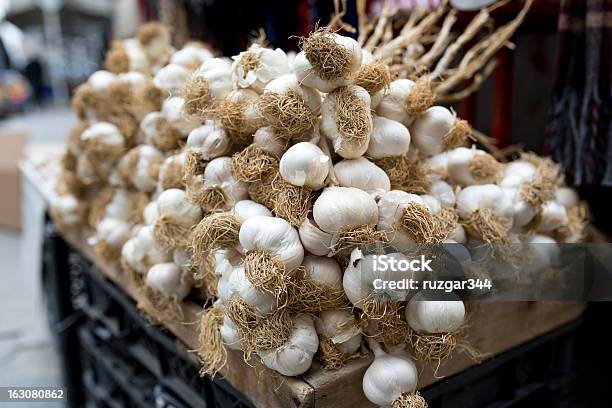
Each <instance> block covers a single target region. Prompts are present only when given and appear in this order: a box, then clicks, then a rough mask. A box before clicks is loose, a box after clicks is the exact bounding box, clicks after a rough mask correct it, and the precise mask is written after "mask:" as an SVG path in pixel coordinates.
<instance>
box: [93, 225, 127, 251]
mask: <svg viewBox="0 0 612 408" xmlns="http://www.w3.org/2000/svg"><path fill="white" fill-rule="evenodd" d="M130 229H131V225H130V224H129V223H127V222H125V221H122V220H117V219H115V218H108V217H107V218H104V219H102V220H101V221H100V222H98V224H97V225H96V239H97V242H98V243H100V242H104V243H105V244H106V245H108V246H109V247H111V248H114V249H120V248H121V247H122V246H123V244H124V243H125V241H127V240H128V239H129V237H130Z"/></svg>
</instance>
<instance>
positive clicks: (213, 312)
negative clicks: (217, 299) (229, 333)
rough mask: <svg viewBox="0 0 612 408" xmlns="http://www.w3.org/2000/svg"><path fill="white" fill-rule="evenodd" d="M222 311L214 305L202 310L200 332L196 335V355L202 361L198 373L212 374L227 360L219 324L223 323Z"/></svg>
mask: <svg viewBox="0 0 612 408" xmlns="http://www.w3.org/2000/svg"><path fill="white" fill-rule="evenodd" d="M223 316H224V312H223V309H221V308H220V307H219V306H217V305H214V306H213V307H211V308H210V309H207V310H204V312H203V313H202V319H201V320H200V332H199V335H198V343H199V344H198V349H197V350H196V352H197V353H198V357H199V358H200V362H201V363H202V367H201V368H200V375H202V376H203V375H205V374H208V375H212V376H214V375H215V374H216V373H217V372H218V371H219V370H220V369H221V368H223V366H224V365H225V363H226V362H227V350H226V349H225V346H224V345H223V337H222V336H221V330H220V328H221V325H222V324H223Z"/></svg>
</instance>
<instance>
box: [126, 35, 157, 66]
mask: <svg viewBox="0 0 612 408" xmlns="http://www.w3.org/2000/svg"><path fill="white" fill-rule="evenodd" d="M123 50H124V51H125V53H126V54H127V56H128V59H129V62H130V71H138V72H142V73H144V74H150V73H151V66H150V63H149V58H148V57H147V54H146V53H145V51H144V49H143V48H142V46H141V45H140V42H139V41H138V40H137V39H136V38H127V39H125V40H123Z"/></svg>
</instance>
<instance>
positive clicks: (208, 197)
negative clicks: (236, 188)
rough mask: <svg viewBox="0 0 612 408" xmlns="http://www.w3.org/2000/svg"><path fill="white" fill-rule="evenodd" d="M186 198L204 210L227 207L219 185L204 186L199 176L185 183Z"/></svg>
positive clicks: (225, 197) (226, 201) (223, 193)
mask: <svg viewBox="0 0 612 408" xmlns="http://www.w3.org/2000/svg"><path fill="white" fill-rule="evenodd" d="M186 193H187V199H188V200H189V201H190V202H191V203H193V204H195V205H199V206H200V207H202V208H203V209H205V210H206V211H217V210H221V209H224V208H226V207H227V203H228V200H227V196H226V195H225V191H223V189H222V188H221V187H219V186H205V185H204V182H203V181H202V180H201V178H200V177H197V178H195V179H192V180H191V183H189V184H187V190H186Z"/></svg>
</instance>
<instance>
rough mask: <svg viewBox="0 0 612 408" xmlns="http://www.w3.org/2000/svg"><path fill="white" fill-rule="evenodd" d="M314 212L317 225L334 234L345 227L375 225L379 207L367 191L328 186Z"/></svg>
mask: <svg viewBox="0 0 612 408" xmlns="http://www.w3.org/2000/svg"><path fill="white" fill-rule="evenodd" d="M312 214H313V217H314V221H315V222H316V225H318V227H319V228H320V229H321V230H322V231H325V232H327V233H330V234H333V233H335V232H337V231H338V230H340V229H342V228H343V227H359V226H362V225H375V224H376V222H377V220H378V207H377V206H376V202H375V201H374V199H373V198H372V197H371V196H370V195H369V194H368V193H366V192H365V191H363V190H360V189H358V188H354V187H328V188H326V189H324V190H323V192H322V193H321V195H320V196H319V198H317V200H316V201H315V203H314V206H313V209H312Z"/></svg>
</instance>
